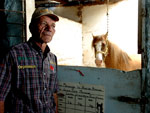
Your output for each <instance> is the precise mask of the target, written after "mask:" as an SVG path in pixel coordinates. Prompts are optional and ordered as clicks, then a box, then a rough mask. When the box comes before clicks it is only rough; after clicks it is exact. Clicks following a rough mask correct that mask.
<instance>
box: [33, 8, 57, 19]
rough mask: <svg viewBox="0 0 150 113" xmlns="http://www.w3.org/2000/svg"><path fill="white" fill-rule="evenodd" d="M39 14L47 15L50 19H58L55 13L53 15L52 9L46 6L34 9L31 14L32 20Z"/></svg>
mask: <svg viewBox="0 0 150 113" xmlns="http://www.w3.org/2000/svg"><path fill="white" fill-rule="evenodd" d="M41 16H49V17H50V18H51V19H53V20H55V21H59V18H58V16H57V15H55V14H54V13H53V11H52V10H50V8H46V7H38V8H36V9H35V11H34V13H33V15H32V20H34V19H37V18H39V17H41Z"/></svg>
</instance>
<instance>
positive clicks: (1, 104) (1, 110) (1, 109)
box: [0, 101, 4, 113]
mask: <svg viewBox="0 0 150 113" xmlns="http://www.w3.org/2000/svg"><path fill="white" fill-rule="evenodd" d="M0 113H4V101H0Z"/></svg>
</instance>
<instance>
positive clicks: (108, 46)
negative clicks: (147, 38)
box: [92, 33, 141, 71]
mask: <svg viewBox="0 0 150 113" xmlns="http://www.w3.org/2000/svg"><path fill="white" fill-rule="evenodd" d="M107 35H108V33H106V34H105V35H101V36H93V42H92V47H94V49H95V57H96V59H95V63H96V65H97V66H98V67H101V65H102V64H103V63H104V64H105V67H106V68H113V69H119V70H123V71H132V70H136V69H141V55H134V56H129V55H128V54H127V53H126V52H124V51H123V50H121V49H120V48H119V47H118V46H117V45H115V44H113V43H112V42H110V41H109V40H108V39H107Z"/></svg>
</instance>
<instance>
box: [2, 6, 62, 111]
mask: <svg viewBox="0 0 150 113" xmlns="http://www.w3.org/2000/svg"><path fill="white" fill-rule="evenodd" d="M57 21H59V18H58V16H56V15H55V14H54V13H53V12H52V11H51V10H50V9H48V8H37V9H36V10H35V11H34V13H33V15H32V19H31V23H30V26H29V28H30V32H31V34H32V37H31V38H30V39H29V41H28V42H24V43H21V44H18V45H15V46H14V47H12V48H11V49H10V51H9V52H8V54H7V56H6V57H5V58H4V60H3V62H2V63H0V113H4V112H7V113H56V106H57V104H56V103H57V99H55V97H57V96H56V93H57V91H58V84H57V58H56V56H55V55H54V54H53V53H51V52H50V49H49V47H48V45H47V43H48V42H50V41H51V40H52V37H53V35H54V33H55V26H56V25H55V23H56V22H57Z"/></svg>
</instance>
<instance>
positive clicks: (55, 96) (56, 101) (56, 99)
mask: <svg viewBox="0 0 150 113" xmlns="http://www.w3.org/2000/svg"><path fill="white" fill-rule="evenodd" d="M53 95H54V100H55V103H56V113H58V97H57V93H54V94H53ZM0 113H1V112H0Z"/></svg>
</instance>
